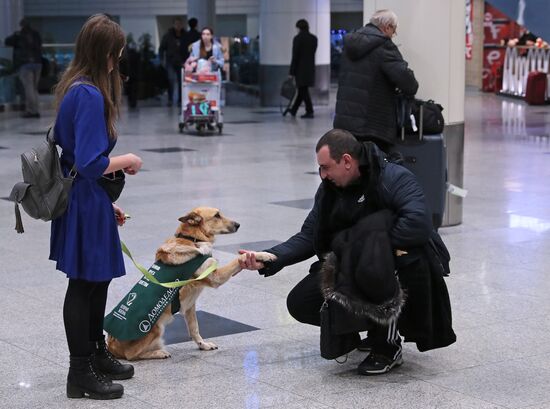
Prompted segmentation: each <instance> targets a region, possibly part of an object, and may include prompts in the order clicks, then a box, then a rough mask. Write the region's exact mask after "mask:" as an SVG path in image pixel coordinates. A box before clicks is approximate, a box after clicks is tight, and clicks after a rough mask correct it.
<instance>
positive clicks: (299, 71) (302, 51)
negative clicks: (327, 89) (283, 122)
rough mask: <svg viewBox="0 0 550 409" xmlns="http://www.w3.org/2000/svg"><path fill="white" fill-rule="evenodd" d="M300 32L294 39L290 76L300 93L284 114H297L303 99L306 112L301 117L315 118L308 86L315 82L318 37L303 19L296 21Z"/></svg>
mask: <svg viewBox="0 0 550 409" xmlns="http://www.w3.org/2000/svg"><path fill="white" fill-rule="evenodd" d="M296 28H297V29H298V30H300V31H299V33H298V34H297V35H296V36H295V37H294V40H293V41H292V61H291V63H290V72H289V74H290V76H291V77H294V79H295V81H296V87H297V88H298V95H297V96H296V99H295V101H294V104H293V105H292V107H291V108H290V109H288V108H287V109H286V110H285V112H284V113H283V116H284V115H286V114H287V113H289V112H290V114H291V115H292V116H296V113H297V112H298V108H299V107H300V105H301V104H302V101H304V102H305V104H306V113H305V114H304V115H302V116H301V118H313V104H312V103H311V97H310V95H309V89H308V87H312V86H313V85H314V84H315V51H316V50H317V37H315V36H314V35H313V34H311V33H310V32H309V24H308V22H307V21H306V20H304V19H301V20H298V21H297V22H296Z"/></svg>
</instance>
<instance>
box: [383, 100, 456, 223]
mask: <svg viewBox="0 0 550 409" xmlns="http://www.w3.org/2000/svg"><path fill="white" fill-rule="evenodd" d="M423 118H424V110H423V107H422V106H421V108H420V121H419V122H420V129H419V130H418V135H405V128H404V127H402V128H401V139H400V140H399V141H398V142H397V143H396V144H395V145H394V146H393V147H392V149H391V152H395V153H400V154H401V157H402V160H403V161H402V163H401V164H402V165H403V166H405V167H406V168H407V169H409V170H410V171H411V172H412V173H413V174H414V175H415V176H416V178H417V179H418V182H419V183H420V185H421V186H422V189H423V190H424V195H425V196H426V203H427V205H428V207H429V209H428V210H429V211H430V212H431V214H432V222H433V226H434V228H435V229H438V228H439V227H441V223H442V222H443V212H444V211H445V199H446V191H447V147H446V145H445V140H444V139H443V135H442V134H439V135H424V131H423V129H422V122H423Z"/></svg>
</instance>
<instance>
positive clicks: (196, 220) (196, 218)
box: [178, 212, 202, 226]
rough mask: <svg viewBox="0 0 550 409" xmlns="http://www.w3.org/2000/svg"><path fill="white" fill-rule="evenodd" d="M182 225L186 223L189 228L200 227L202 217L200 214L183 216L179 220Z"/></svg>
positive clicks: (193, 213) (192, 213)
mask: <svg viewBox="0 0 550 409" xmlns="http://www.w3.org/2000/svg"><path fill="white" fill-rule="evenodd" d="M178 220H179V221H180V222H182V223H186V224H188V225H189V226H198V225H199V224H201V222H202V217H201V215H200V214H198V213H195V212H191V213H188V214H186V215H185V216H182V217H180V218H179V219H178Z"/></svg>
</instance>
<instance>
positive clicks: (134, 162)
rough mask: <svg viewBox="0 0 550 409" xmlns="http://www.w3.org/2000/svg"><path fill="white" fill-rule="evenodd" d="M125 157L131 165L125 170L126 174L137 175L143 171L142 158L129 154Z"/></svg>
mask: <svg viewBox="0 0 550 409" xmlns="http://www.w3.org/2000/svg"><path fill="white" fill-rule="evenodd" d="M124 156H126V159H127V160H128V161H129V162H130V165H128V166H126V167H125V168H124V173H127V174H128V175H135V174H136V173H138V171H139V170H140V169H141V165H142V164H143V162H142V160H141V158H140V157H139V156H137V155H134V154H133V153H127V154H126V155H124Z"/></svg>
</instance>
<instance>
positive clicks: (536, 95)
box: [525, 71, 548, 105]
mask: <svg viewBox="0 0 550 409" xmlns="http://www.w3.org/2000/svg"><path fill="white" fill-rule="evenodd" d="M547 82H548V77H547V76H546V73H544V72H540V71H531V72H530V73H529V75H528V76H527V86H526V87H525V102H527V103H528V104H529V105H542V104H544V103H546V87H547Z"/></svg>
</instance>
